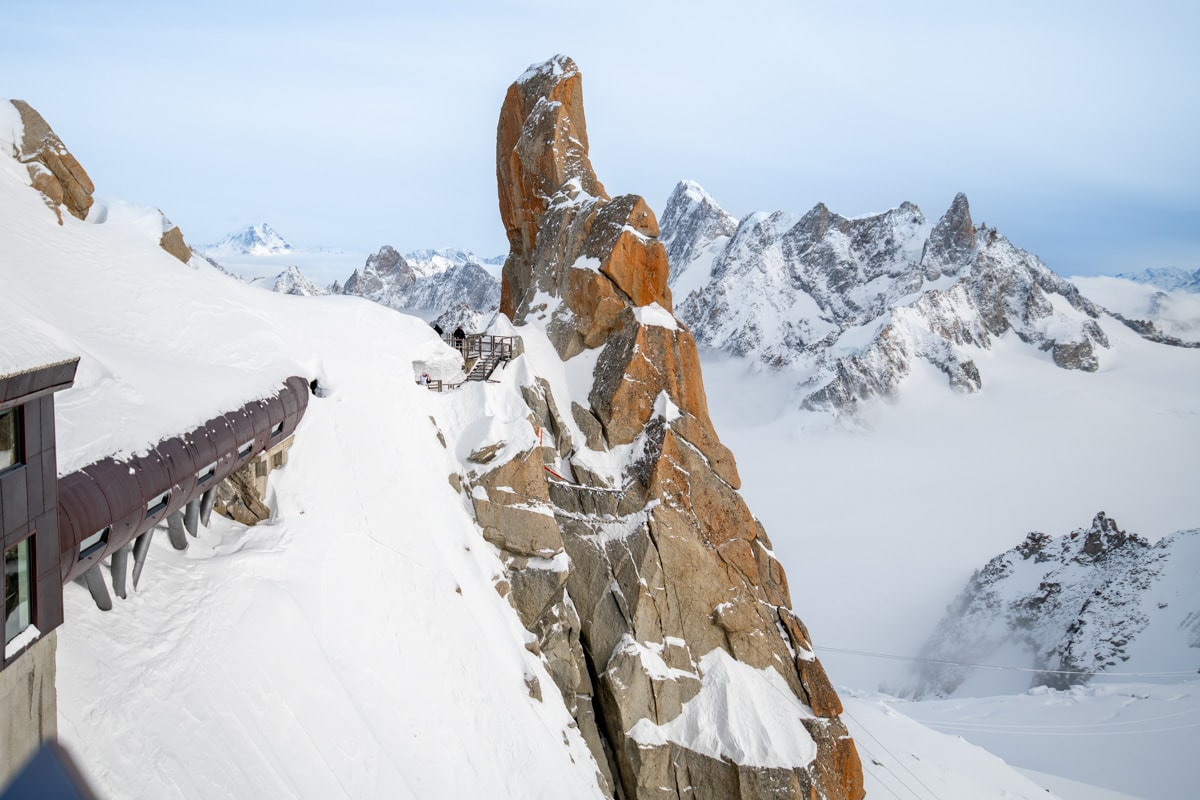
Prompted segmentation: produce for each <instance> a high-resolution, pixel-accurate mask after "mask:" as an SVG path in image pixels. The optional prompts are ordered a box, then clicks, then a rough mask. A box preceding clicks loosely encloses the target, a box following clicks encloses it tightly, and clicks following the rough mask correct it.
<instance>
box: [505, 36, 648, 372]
mask: <svg viewBox="0 0 1200 800" xmlns="http://www.w3.org/2000/svg"><path fill="white" fill-rule="evenodd" d="M496 177H497V182H498V190H499V196H500V216H501V219H502V220H503V221H504V228H505V230H506V231H507V233H508V240H509V247H510V252H509V256H508V260H507V261H506V262H505V264H504V270H503V273H502V288H501V302H500V310H501V311H503V312H504V313H505V314H507V315H508V316H509V317H510V318H511V319H512V320H513V321H515V322H520V321H521V320H523V319H524V318H525V315H526V313H528V309H529V303H530V302H531V301H532V300H533V297H534V295H535V294H536V293H537V292H539V291H540V292H545V293H546V294H549V295H550V296H551V297H555V298H563V299H564V301H565V302H566V309H563V311H564V314H563V315H564V316H565V313H566V312H567V311H570V312H572V313H574V314H575V315H578V316H579V317H580V318H582V319H585V320H587V322H588V324H587V325H583V326H576V332H577V333H578V336H577V337H571V336H569V335H567V333H568V332H567V331H565V330H560V331H559V333H560V334H561V335H556V336H555V337H554V340H555V346H557V347H558V348H559V353H560V355H563V356H564V358H565V357H569V355H572V354H574V353H576V352H579V350H580V349H581V348H582V347H594V346H595V345H596V344H598V343H599V342H600V341H602V340H603V339H604V337H605V335H606V334H607V332H609V331H610V330H611V329H612V325H613V324H614V322H615V320H614V313H615V312H616V311H617V310H618V309H619V308H620V307H621V306H623V305H625V304H626V303H627V302H629V303H632V304H633V305H635V306H645V305H650V304H652V303H658V304H659V305H661V306H663V307H664V308H666V309H668V310H669V309H670V307H671V294H670V290H669V289H667V272H668V266H667V255H666V251H665V250H664V249H663V247H662V245H661V244H660V243H659V242H658V239H657V237H658V221H657V220H656V219H655V217H654V212H652V211H651V210H650V208H649V206H647V205H646V202H645V201H644V200H643V199H642V198H641V197H638V196H636V195H624V196H622V197H618V198H616V199H615V200H610V199H609V197H608V194H607V192H605V191H604V186H603V184H601V183H600V181H599V180H598V179H597V178H596V175H595V173H594V172H593V171H592V164H591V161H590V160H589V159H588V139H587V126H586V124H585V122H584V115H583V88H582V81H581V78H580V75H579V69H578V67H576V66H575V62H574V61H572V60H571V59H569V58H567V57H566V56H555V57H554V58H551V59H550V60H549V61H546V62H545V63H543V64H537V65H534V66H531V67H530V68H529V69H528V70H526V72H525V73H524V74H523V75H522V76H521V77H520V78H518V79H517V81H516V82H515V83H514V84H513V85H512V86H510V87H509V90H508V95H507V96H506V97H505V99H504V106H503V107H502V108H501V111H500V122H499V124H498V125H497V130H496ZM604 278H607V280H605V279H604ZM559 327H560V328H561V326H559Z"/></svg>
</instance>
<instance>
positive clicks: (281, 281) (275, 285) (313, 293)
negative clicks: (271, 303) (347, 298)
mask: <svg viewBox="0 0 1200 800" xmlns="http://www.w3.org/2000/svg"><path fill="white" fill-rule="evenodd" d="M250 285H251V286H257V287H259V288H260V289H266V290H267V291H271V292H278V293H279V294H296V295H301V296H302V297H319V296H320V295H325V294H329V291H328V290H327V289H322V288H321V287H319V286H317V285H316V284H315V283H313V282H312V281H311V280H309V279H308V277H307V276H305V274H304V273H303V272H301V271H300V268H299V267H296V266H291V267H288V268H287V269H285V270H284V271H283V272H281V273H279V274H278V275H276V276H274V277H272V278H255V279H254V280H252V281H250Z"/></svg>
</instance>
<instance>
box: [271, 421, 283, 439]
mask: <svg viewBox="0 0 1200 800" xmlns="http://www.w3.org/2000/svg"><path fill="white" fill-rule="evenodd" d="M281 433H283V423H282V422H277V423H275V427H273V428H271V438H272V439H275V438H278V436H279V434H281Z"/></svg>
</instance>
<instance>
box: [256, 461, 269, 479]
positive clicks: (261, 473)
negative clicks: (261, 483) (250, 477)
mask: <svg viewBox="0 0 1200 800" xmlns="http://www.w3.org/2000/svg"><path fill="white" fill-rule="evenodd" d="M254 477H256V478H265V477H267V460H266V459H265V458H260V459H259V460H258V461H255V462H254Z"/></svg>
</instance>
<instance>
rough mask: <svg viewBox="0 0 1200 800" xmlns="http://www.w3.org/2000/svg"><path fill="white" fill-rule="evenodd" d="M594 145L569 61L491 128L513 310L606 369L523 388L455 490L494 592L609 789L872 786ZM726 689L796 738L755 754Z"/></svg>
mask: <svg viewBox="0 0 1200 800" xmlns="http://www.w3.org/2000/svg"><path fill="white" fill-rule="evenodd" d="M587 141H588V140H587V131H586V127H585V125H584V116H583V100H582V84H581V79H580V75H579V71H578V69H577V68H576V65H575V64H574V62H572V61H571V60H570V59H568V58H565V57H563V56H556V57H555V58H553V59H551V60H550V61H548V62H546V63H544V64H540V65H535V66H533V67H531V68H530V69H529V70H528V71H527V72H526V73H525V74H524V75H522V76H521V77H520V78H519V79H518V80H517V82H516V83H514V84H513V85H512V87H510V88H509V90H508V94H507V97H506V98H505V101H504V105H503V108H502V110H501V113H500V121H499V125H498V130H497V177H498V184H499V185H498V189H499V198H500V209H501V216H502V218H503V221H504V225H505V229H506V231H507V234H508V238H509V243H510V247H511V250H510V254H509V256H508V259H507V260H506V262H505V264H504V269H503V285H502V310H503V311H504V312H505V313H506V314H509V315H510V316H511V317H512V320H513V321H514V322H515V323H516V325H517V326H518V328H517V329H518V331H519V332H523V333H524V335H526V336H528V337H533V336H537V337H540V336H545V337H546V338H547V339H548V341H549V342H550V344H551V345H552V346H553V350H554V351H555V352H556V353H557V356H558V358H559V359H561V360H562V361H563V362H567V363H566V368H567V369H572V370H574V369H577V367H576V366H575V365H576V364H585V365H589V364H594V366H593V367H592V368H591V375H590V388H589V389H588V390H587V392H586V397H583V396H577V393H576V391H575V390H572V389H571V388H569V386H566V385H563V384H561V383H560V384H558V385H557V391H558V392H559V395H558V396H557V397H556V396H555V391H556V389H555V388H554V386H553V385H552V383H551V382H550V381H548V380H545V379H541V378H538V377H536V376H532V377H530V378H528V379H526V380H524V381H523V382H522V383H521V386H520V393H521V396H522V399H523V401H524V406H525V407H526V408H527V409H528V421H527V422H528V428H525V429H524V433H522V434H521V437H522V440H523V441H524V444H522V443H521V442H517V441H512V440H508V441H490V442H483V443H479V444H477V445H472V446H471V447H470V448H469V449H470V450H471V455H470V456H468V457H467V458H466V460H465V462H464V468H463V473H462V474H461V475H456V476H452V478H451V484H452V485H456V486H459V487H461V488H462V490H463V491H464V493H466V495H467V496H468V497H470V498H471V503H472V507H473V508H474V511H475V515H476V519H477V520H478V522H479V524H480V527H481V529H482V530H483V532H484V536H485V538H486V539H487V540H488V541H489V542H491V543H492V544H493V545H494V546H495V547H496V548H497V550H498V552H499V553H500V556H501V558H502V560H503V561H504V563H505V566H506V570H505V578H504V580H503V581H502V582H501V584H500V586H499V587H498V588H499V589H500V591H501V592H502V593H503V594H505V595H506V596H507V597H508V598H509V599H510V601H511V602H512V604H513V606H514V607H515V608H516V609H517V612H518V614H519V615H520V617H521V620H522V622H524V624H525V626H526V627H527V628H528V629H529V631H530V632H531V633H532V634H533V635H534V637H535V641H534V642H532V643H531V644H530V648H531V649H533V650H534V651H535V652H537V653H540V654H541V655H542V656H543V657H544V659H545V661H546V665H547V669H548V671H549V672H550V674H551V675H552V676H553V677H554V680H555V683H556V685H557V688H558V691H559V692H560V694H561V695H562V698H563V700H564V702H565V703H566V705H567V707H568V709H569V710H570V711H571V713H572V714H573V715H574V717H575V720H576V723H577V724H578V726H579V729H580V731H581V733H582V734H583V736H584V738H585V740H586V741H587V742H588V744H589V746H590V747H591V750H592V753H593V755H594V756H595V758H596V762H597V764H598V769H599V773H598V775H597V780H598V782H599V784H600V785H601V787H602V788H604V790H605V791H607V792H608V793H610V794H612V795H613V796H615V797H621V798H683V797H688V798H758V797H797V798H800V797H803V798H809V797H825V798H831V799H832V798H856V799H857V798H861V797H862V796H863V789H862V772H861V766H860V764H859V760H858V755H857V752H856V750H855V748H854V744H853V742H852V740H851V739H850V738H849V736H848V734H847V732H846V729H845V727H844V725H843V724H842V722H841V720H840V719H839V717H838V715H839V714H840V712H841V704H840V702H839V700H838V697H837V694H836V693H835V692H834V690H833V688H832V686H831V685H830V683H829V680H828V678H827V677H826V675H825V673H824V671H823V669H822V668H821V665H820V662H819V661H818V660H817V659H816V657H815V656H814V654H813V649H812V645H811V641H810V638H809V635H808V631H807V630H806V629H805V627H804V625H803V623H801V622H800V620H799V619H798V618H797V617H796V616H795V614H794V613H793V612H792V610H791V599H790V596H789V592H788V586H787V578H786V575H785V574H784V572H783V569H782V567H781V566H780V565H779V563H778V562H777V561H776V560H775V558H774V556H773V554H772V548H771V543H770V540H769V539H768V538H767V534H766V532H765V531H764V530H763V528H762V526H761V525H760V524H759V523H758V522H757V520H756V519H755V518H754V517H753V515H752V514H751V513H750V511H749V509H748V508H747V507H746V505H745V503H744V502H743V500H742V498H741V496H740V495H739V494H738V492H737V488H738V486H739V479H738V474H737V469H736V465H735V463H734V459H733V456H732V454H731V453H730V452H729V451H728V450H727V449H726V448H725V447H724V446H723V445H722V444H721V443H720V440H719V438H718V437H717V435H716V432H715V431H714V430H713V427H712V423H711V421H710V419H709V415H708V409H707V401H706V398H705V394H704V387H703V383H702V380H701V375H700V366H699V362H698V358H697V352H696V345H695V342H694V340H693V338H692V336H691V334H690V332H689V331H688V330H687V328H686V327H684V326H683V325H682V324H681V323H679V322H678V320H676V319H675V318H674V316H673V315H672V313H671V295H670V291H669V290H668V288H667V277H668V275H667V272H668V270H667V256H666V251H665V250H664V248H663V245H662V243H661V242H660V241H659V240H658V238H657V234H658V226H657V222H656V220H655V217H654V214H653V212H652V211H651V210H650V209H649V207H648V206H647V205H646V203H645V201H644V200H642V198H640V197H637V196H633V195H626V196H622V197H618V198H609V197H608V195H607V194H606V193H605V191H604V187H603V185H602V184H601V183H600V181H599V180H598V179H597V178H596V176H595V175H594V173H593V172H592V168H591V164H590V161H589V159H588V153H587ZM543 352H544V351H543ZM576 358H578V359H579V360H578V361H574V359H576ZM562 369H563V367H562V366H559V367H558V368H557V369H556V370H552V372H553V371H557V372H561V371H562ZM568 407H569V410H570V413H569V414H566V413H564V412H565V411H566V410H567V409H568ZM524 424H525V423H519V424H518V427H524ZM734 695H736V696H739V697H754V698H757V700H756V701H754V702H763V703H769V704H771V705H772V706H774V705H775V704H777V703H780V702H782V703H784V707H786V708H789V709H794V713H791V714H789V715H785V716H786V719H787V721H786V722H785V723H784V724H785V727H786V730H783V731H774V732H771V733H764V732H763V731H760V732H758V733H759V734H761V735H762V737H763V738H762V739H761V741H766V740H769V739H771V737H772V736H776V737H778V738H779V739H780V741H779V742H778V743H777V746H776V747H773V748H771V749H769V750H768V751H762V752H760V750H761V748H758V749H756V748H755V747H754V746H753V744H751V743H748V742H747V741H743V740H742V739H740V738H739V737H744V736H746V735H748V734H747V733H746V732H745V731H743V730H741V729H740V728H738V727H736V726H733V725H730V724H729V721H728V720H727V719H724V718H722V717H721V715H719V714H716V713H713V712H709V711H704V710H703V709H706V708H710V707H712V704H714V703H715V704H717V705H719V704H720V703H719V702H718V701H717V698H720V697H726V696H734ZM756 719H757V718H756ZM756 724H757V723H756ZM762 724H764V725H765V724H766V723H762ZM697 725H698V726H699V728H697V727H696V726H697ZM764 730H765V729H764ZM785 740H786V744H785V743H784V742H785Z"/></svg>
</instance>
